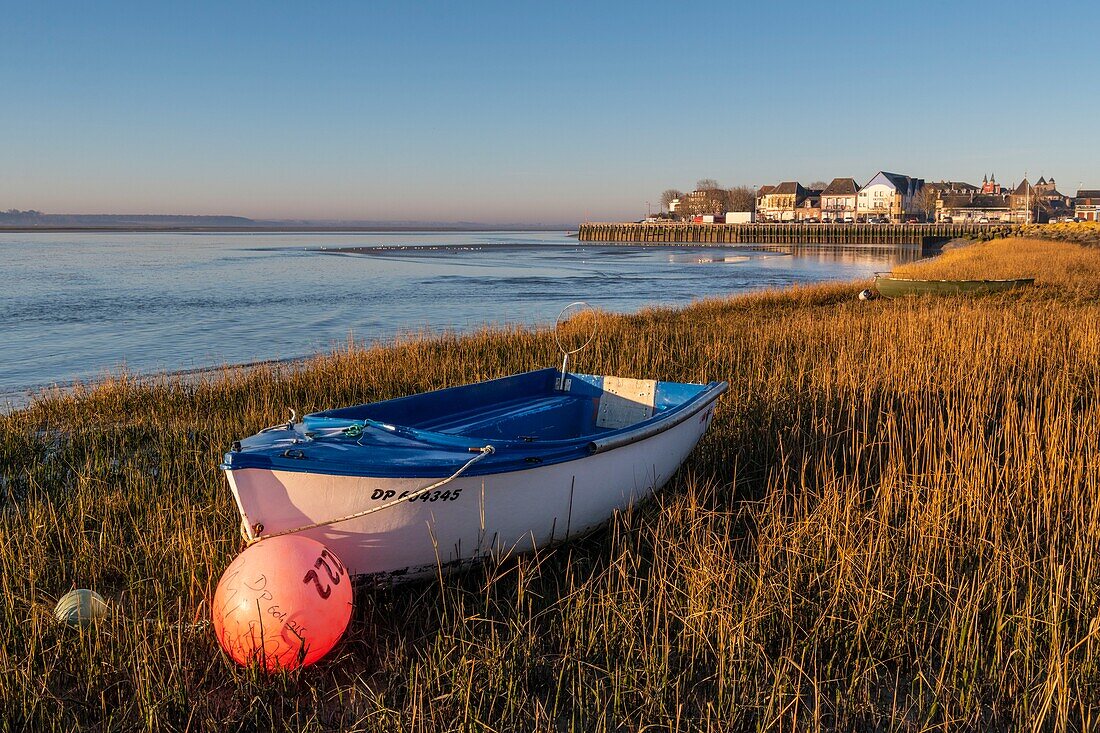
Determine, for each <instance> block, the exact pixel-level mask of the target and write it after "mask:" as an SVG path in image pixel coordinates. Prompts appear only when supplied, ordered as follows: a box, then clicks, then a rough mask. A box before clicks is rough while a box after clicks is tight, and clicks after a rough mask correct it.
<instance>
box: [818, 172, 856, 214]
mask: <svg viewBox="0 0 1100 733" xmlns="http://www.w3.org/2000/svg"><path fill="white" fill-rule="evenodd" d="M858 196H859V184H857V183H856V179H854V178H834V179H833V182H832V183H830V184H829V185H828V186H826V187H825V190H824V191H822V192H821V220H822V221H825V220H826V219H827V220H829V221H844V220H845V219H851V220H852V221H855V220H856V199H857V198H858Z"/></svg>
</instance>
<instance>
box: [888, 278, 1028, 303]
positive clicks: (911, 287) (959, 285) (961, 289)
mask: <svg viewBox="0 0 1100 733" xmlns="http://www.w3.org/2000/svg"><path fill="white" fill-rule="evenodd" d="M1034 282H1035V279H1034V278H1019V279H1016V280H907V279H905V278H895V277H883V276H881V275H880V276H878V277H876V278H875V289H876V290H878V292H879V294H880V295H882V296H883V297H885V298H900V297H903V296H906V295H984V294H987V293H1000V292H1004V291H1006V290H1015V289H1016V288H1023V287H1027V286H1029V285H1032V284H1033V283H1034Z"/></svg>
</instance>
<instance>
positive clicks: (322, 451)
mask: <svg viewBox="0 0 1100 733" xmlns="http://www.w3.org/2000/svg"><path fill="white" fill-rule="evenodd" d="M560 377H561V373H560V372H559V371H558V370H557V369H541V370H538V371H534V372H527V373H525V374H516V375H514V376H511V377H504V378H501V379H494V380H491V381H487V382H478V383H475V384H468V385H463V386H460V387H451V388H449V389H442V390H438V391H435V392H425V393H422V394H417V395H412V396H409V397H400V398H397V399H392V400H386V401H384V402H374V403H370V404H365V405H357V406H355V407H345V408H340V409H336V410H326V411H324V412H315V413H313V414H310V415H306V417H305V418H304V419H303V420H302V422H301V423H297V424H295V423H289V424H287V425H285V426H276V427H272V428H268V429H266V430H263V431H261V432H260V433H257V434H256V435H253V436H252V437H250V438H246V439H244V440H242V441H240V442H239V443H237V444H235V445H234V448H233V450H232V451H230V452H229V453H226V454H225V461H224V463H223V464H222V466H223V468H225V469H226V470H236V469H245V468H267V469H281V470H288V471H320V472H325V473H332V474H344V475H359V476H447V475H450V474H451V473H453V472H454V470H455V469H456V468H457V467H458V466H460V465H462V464H463V463H464V462H466V461H468V460H469V459H470V453H471V452H473V453H477V452H484V449H485V447H486V446H491V447H492V449H493V450H492V452H491V454H490V455H488V456H487V457H485V459H484V460H481V461H480V462H479V463H478V464H477V465H476V466H473V467H472V468H470V469H469V471H468V472H467V475H477V474H481V473H494V472H503V471H515V470H524V469H528V468H530V467H531V466H532V465H535V464H540V463H541V464H548V463H556V462H561V461H568V460H575V459H577V458H581V457H584V456H587V455H591V454H592V453H594V452H599V451H602V450H610V449H613V448H614V447H616V446H619V445H624V444H629V443H631V442H635V441H638V440H642V439H645V438H646V437H647V436H649V435H652V434H656V433H658V432H661V431H663V430H667V429H669V428H671V427H673V426H675V425H676V424H678V423H679V422H681V421H683V420H686V419H688V418H690V417H691V415H693V414H695V413H696V412H697V411H699V410H702V409H703V408H705V407H706V406H708V405H710V404H711V403H713V401H714V400H715V399H717V397H718V395H720V394H721V393H722V392H723V391H724V390H725V389H726V386H727V385H726V383H725V382H712V383H710V384H707V385H703V384H684V383H678V382H658V381H655V380H633V379H621V378H618V377H599V376H591V375H587V374H572V373H570V374H566V379H565V384H564V386H562V385H560V384H559V379H560ZM708 415H709V413H708Z"/></svg>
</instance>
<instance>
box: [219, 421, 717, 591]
mask: <svg viewBox="0 0 1100 733" xmlns="http://www.w3.org/2000/svg"><path fill="white" fill-rule="evenodd" d="M713 409H714V406H713V403H711V404H708V405H706V406H705V407H704V408H703V409H701V410H699V411H698V412H697V413H696V414H694V415H692V416H691V417H689V418H688V419H686V420H684V421H683V422H680V423H678V424H676V425H674V426H672V427H670V428H669V429H668V430H665V431H663V432H660V433H657V434H656V435H651V436H650V437H647V438H645V439H644V440H640V441H638V442H636V443H631V444H629V445H623V446H620V447H618V448H614V449H612V450H608V451H606V452H602V453H596V454H595V455H591V456H588V457H585V458H581V459H578V460H573V461H567V462H563V463H555V464H549V465H542V466H532V468H530V469H528V470H522V471H510V472H506V473H494V474H489V475H484V476H461V477H459V478H457V479H455V480H454V481H452V482H450V483H448V484H446V485H445V486H443V487H441V488H440V489H438V490H435V491H432V492H429V493H428V494H425V495H424V496H422V497H420V498H418V499H414V500H413V501H411V502H400V503H398V504H396V505H394V506H391V507H389V508H387V509H383V510H381V511H378V512H374V513H372V514H368V515H366V516H361V517H358V518H355V519H349V520H347V521H343V522H338V523H336V524H331V525H327V526H322V527H316V528H313V529H307V530H303V531H302V532H301V534H303V535H304V536H306V537H309V538H311V539H315V540H317V541H318V542H321V543H322V544H324V545H326V546H327V547H329V548H330V549H331V550H333V552H335V553H336V555H337V556H338V557H339V558H340V559H341V560H342V561H343V562H344V563H345V564H346V565H347V566H348V568H349V569H350V571H351V573H352V574H353V575H360V576H363V575H366V576H377V577H386V576H388V577H389V578H391V579H403V578H412V577H417V576H422V575H427V574H434V573H436V572H437V571H438V569H439V568H441V567H451V566H454V565H458V564H462V563H466V562H470V561H473V560H477V559H479V558H483V557H485V556H487V555H494V556H498V557H500V556H506V555H508V554H512V553H520V552H527V551H530V550H533V549H537V548H540V547H544V546H547V545H550V544H552V543H555V542H558V541H562V540H565V539H568V538H569V537H574V536H577V535H580V534H583V533H585V532H588V531H590V530H591V529H593V528H595V527H598V526H599V525H601V524H603V523H604V522H606V521H607V520H608V519H609V518H610V517H611V516H612V514H613V513H614V512H615V511H616V510H621V509H625V508H626V507H628V506H630V505H631V504H633V503H635V502H637V501H639V500H642V499H645V498H646V497H648V496H649V495H650V494H652V493H653V492H654V491H655V490H657V489H658V488H660V487H661V486H663V485H664V484H665V483H666V482H667V481H668V479H669V478H670V477H671V476H672V474H673V473H675V471H676V469H677V468H679V466H680V464H681V463H683V461H684V459H685V458H687V455H688V453H690V452H691V450H692V448H694V447H695V444H696V443H697V442H698V441H699V439H700V437H702V435H703V433H704V431H705V430H706V429H707V426H708V425H709V424H710V422H711V419H712V416H713ZM226 473H227V475H228V477H229V483H230V486H231V487H232V490H233V495H234V498H235V499H236V501H237V506H238V509H239V510H240V513H241V517H242V526H243V528H244V531H245V534H246V535H247V537H248V538H249V539H250V540H255V539H262V538H263V537H264V536H267V535H271V534H277V533H280V532H286V531H288V530H294V529H296V528H298V527H303V526H306V525H311V524H315V523H318V522H325V521H328V520H331V519H334V518H337V517H343V516H347V515H351V514H355V513H358V512H362V511H363V510H364V509H369V508H371V507H372V506H378V505H381V504H383V503H385V502H390V501H393V500H394V499H395V498H397V497H399V496H400V495H401V493H402V492H407V493H412V492H414V491H416V490H417V489H420V488H421V487H423V486H427V485H429V484H432V483H436V482H437V481H439V479H434V478H371V477H360V476H340V475H328V474H319V473H308V472H296V471H280V470H269V469H262V468H241V469H235V470H230V471H227V472H226Z"/></svg>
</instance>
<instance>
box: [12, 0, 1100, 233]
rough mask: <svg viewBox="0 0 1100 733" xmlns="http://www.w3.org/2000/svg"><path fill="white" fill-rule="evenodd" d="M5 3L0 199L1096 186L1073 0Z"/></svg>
mask: <svg viewBox="0 0 1100 733" xmlns="http://www.w3.org/2000/svg"><path fill="white" fill-rule="evenodd" d="M162 5H163V6H162ZM0 17H2V18H3V22H0V209H7V208H21V209H22V208H35V209H40V210H44V211H50V212H57V213H62V212H77V213H79V212H115V213H144V212H150V213H153V212H155V213H208V214H241V215H245V216H252V217H265V218H296V217H301V218H349V219H417V220H436V221H443V220H468V221H486V222H516V221H524V222H575V221H578V220H581V219H584V218H589V219H593V220H598V219H618V218H624V217H629V218H636V217H638V216H640V215H641V214H644V213H645V209H646V201H650V202H656V200H657V198H658V196H659V195H660V192H661V191H662V190H664V189H665V188H669V187H676V188H681V189H685V190H690V188H691V187H692V186H693V184H694V182H695V181H696V180H697V179H699V178H704V177H707V178H716V179H718V180H719V181H720V182H721V183H723V184H724V185H731V186H732V185H737V184H746V185H760V184H765V183H775V182H778V181H780V180H792V179H797V180H801V181H802V182H804V183H809V182H810V181H812V180H815V179H824V180H829V179H831V178H832V177H834V176H853V177H855V178H856V179H860V180H866V179H868V178H870V177H871V175H873V174H874V173H875V172H876V171H877V170H879V169H887V170H893V171H896V172H900V173H907V174H910V175H914V176H919V177H923V178H926V179H937V180H938V179H941V178H949V179H955V180H968V181H971V182H974V181H980V180H981V178H982V175H983V174H984V173H987V172H990V171H992V172H995V173H996V174H997V178H998V180H1000V181H1002V182H1003V183H1006V184H1007V183H1011V182H1015V181H1018V180H1019V179H1020V178H1021V177H1022V176H1023V174H1024V171H1025V170H1026V171H1028V173H1029V174H1030V175H1031V178H1032V179H1035V178H1037V177H1038V176H1039V175H1046V176H1051V175H1053V176H1055V177H1056V178H1057V181H1058V183H1059V188H1060V189H1061V190H1062V191H1063V192H1064V193H1069V194H1072V193H1073V192H1074V191H1075V190H1076V188H1077V186H1078V183H1079V182H1080V183H1082V184H1083V186H1084V187H1086V188H1100V146H1098V145H1097V136H1098V133H1100V75H1098V73H1097V49H1098V48H1100V41H1098V40H1097V39H1098V38H1100V35H1098V32H1100V10H1097V8H1096V6H1095V5H1093V4H1091V3H1086V2H1083V1H1079V0H1071V1H1070V2H1063V3H1060V4H1056V5H1046V6H1044V5H1041V4H1037V3H1035V2H1014V1H1006V2H969V3H959V2H939V1H936V0H934V1H932V2H924V3H903V4H899V3H893V2H886V1H885V0H880V1H879V2H831V3H830V2H821V1H818V2H812V3H811V2H787V3H775V4H769V3H760V2H753V3H740V2H725V3H707V2H697V3H667V2H666V3H644V2H630V3H591V2H553V3H551V2H542V3H535V2H499V3H498V2H467V3H459V2H437V3H427V2H421V3H416V2H393V3H391V2H360V3H347V4H342V3H311V4H294V5H291V4H289V3H288V4H283V5H274V4H268V3H259V2H256V3H244V2H241V3H209V4H206V3H187V4H183V3H179V4H173V5H169V4H157V3H115V2H102V3H99V4H89V3H81V4H75V3H74V4H57V3H44V4H41V5H40V4H35V3H23V2H20V3H7V4H5V5H3V6H2V7H0Z"/></svg>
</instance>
